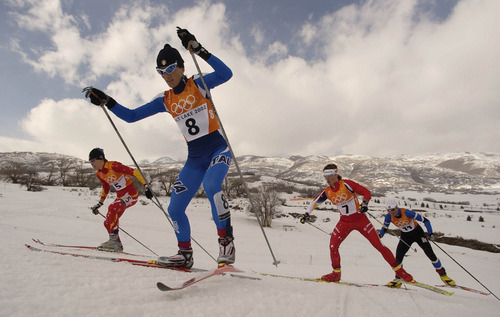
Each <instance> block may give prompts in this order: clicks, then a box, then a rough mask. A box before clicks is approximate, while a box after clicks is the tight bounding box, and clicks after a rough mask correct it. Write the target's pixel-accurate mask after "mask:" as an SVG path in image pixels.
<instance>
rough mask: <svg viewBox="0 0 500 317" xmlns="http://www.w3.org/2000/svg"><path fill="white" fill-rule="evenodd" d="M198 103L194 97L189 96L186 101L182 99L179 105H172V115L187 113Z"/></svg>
mask: <svg viewBox="0 0 500 317" xmlns="http://www.w3.org/2000/svg"><path fill="white" fill-rule="evenodd" d="M195 101H196V98H195V97H194V96H193V95H189V96H187V98H186V99H181V100H179V103H173V104H172V105H171V108H170V109H171V111H172V113H175V114H176V115H180V114H182V113H184V112H186V111H189V110H191V109H193V105H194V103H195Z"/></svg>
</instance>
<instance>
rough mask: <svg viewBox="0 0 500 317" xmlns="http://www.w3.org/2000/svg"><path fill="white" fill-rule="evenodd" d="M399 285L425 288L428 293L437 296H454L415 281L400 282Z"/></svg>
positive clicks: (451, 293)
mask: <svg viewBox="0 0 500 317" xmlns="http://www.w3.org/2000/svg"><path fill="white" fill-rule="evenodd" d="M401 283H403V284H405V285H414V286H417V287H421V288H425V289H427V290H429V291H432V292H435V293H438V294H442V295H447V296H451V295H453V294H455V293H454V292H448V291H445V290H444V289H440V288H437V287H434V286H432V285H429V284H425V283H420V282H417V281H415V280H414V281H413V282H406V281H401Z"/></svg>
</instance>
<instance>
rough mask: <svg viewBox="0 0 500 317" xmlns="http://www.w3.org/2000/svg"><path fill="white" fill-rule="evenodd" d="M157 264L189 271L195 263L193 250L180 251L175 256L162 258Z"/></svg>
mask: <svg viewBox="0 0 500 317" xmlns="http://www.w3.org/2000/svg"><path fill="white" fill-rule="evenodd" d="M156 263H158V264H159V265H163V266H167V267H185V268H188V269H189V268H191V267H192V266H193V263H194V259H193V249H188V250H179V251H178V252H177V254H176V255H173V256H160V257H159V258H158V260H157V261H156Z"/></svg>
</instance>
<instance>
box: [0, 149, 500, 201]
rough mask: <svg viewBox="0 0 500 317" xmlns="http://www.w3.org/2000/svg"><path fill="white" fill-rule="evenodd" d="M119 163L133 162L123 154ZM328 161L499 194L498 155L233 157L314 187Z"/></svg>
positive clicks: (373, 179)
mask: <svg viewBox="0 0 500 317" xmlns="http://www.w3.org/2000/svg"><path fill="white" fill-rule="evenodd" d="M69 159H71V160H73V161H75V162H77V165H81V166H82V167H86V166H88V164H87V162H86V161H84V160H82V159H79V158H71V157H67V156H64V155H60V154H48V153H30V152H5V153H0V167H2V166H5V164H6V162H9V161H10V162H19V163H22V164H26V165H27V166H28V167H30V168H35V169H42V170H43V169H45V170H47V169H49V170H50V169H51V168H52V169H54V168H58V167H60V166H64V165H65V163H64V161H65V160H69ZM110 159H113V158H111V157H110ZM122 162H123V163H125V164H130V165H131V166H132V165H133V163H132V162H130V159H129V158H128V157H127V158H126V159H123V160H122ZM331 162H334V163H336V164H337V165H338V167H339V172H340V174H341V175H342V176H344V177H347V178H350V179H353V180H356V181H358V182H360V183H362V184H364V185H366V186H367V187H368V188H370V189H371V190H372V191H374V192H377V193H379V194H384V193H386V192H388V191H401V190H412V191H432V192H441V193H450V192H461V193H474V194H477V193H485V192H490V193H491V192H495V191H496V192H500V154H493V153H466V152H464V153H440V154H427V155H400V156H394V157H381V158H379V157H372V156H366V155H337V156H318V155H311V156H289V157H263V156H255V155H244V156H240V157H238V163H239V165H240V168H241V170H242V172H243V173H244V174H245V175H258V176H268V177H273V178H275V179H276V180H285V181H289V182H295V183H300V184H309V185H315V186H317V185H320V184H321V182H322V176H321V169H322V168H323V167H324V166H325V165H326V164H327V163H331ZM139 164H140V166H141V168H143V169H144V170H145V171H146V172H148V171H150V172H154V171H155V170H160V171H166V170H169V169H180V168H182V166H183V162H177V161H174V160H172V159H171V158H168V157H164V158H159V159H157V160H154V161H153V162H152V163H149V161H141V162H140V163H139ZM229 172H230V175H237V174H236V168H235V165H234V164H232V165H231V168H230V171H229Z"/></svg>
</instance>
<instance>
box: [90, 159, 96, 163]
mask: <svg viewBox="0 0 500 317" xmlns="http://www.w3.org/2000/svg"><path fill="white" fill-rule="evenodd" d="M95 160H97V159H91V160H89V162H90V163H94V162H95Z"/></svg>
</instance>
